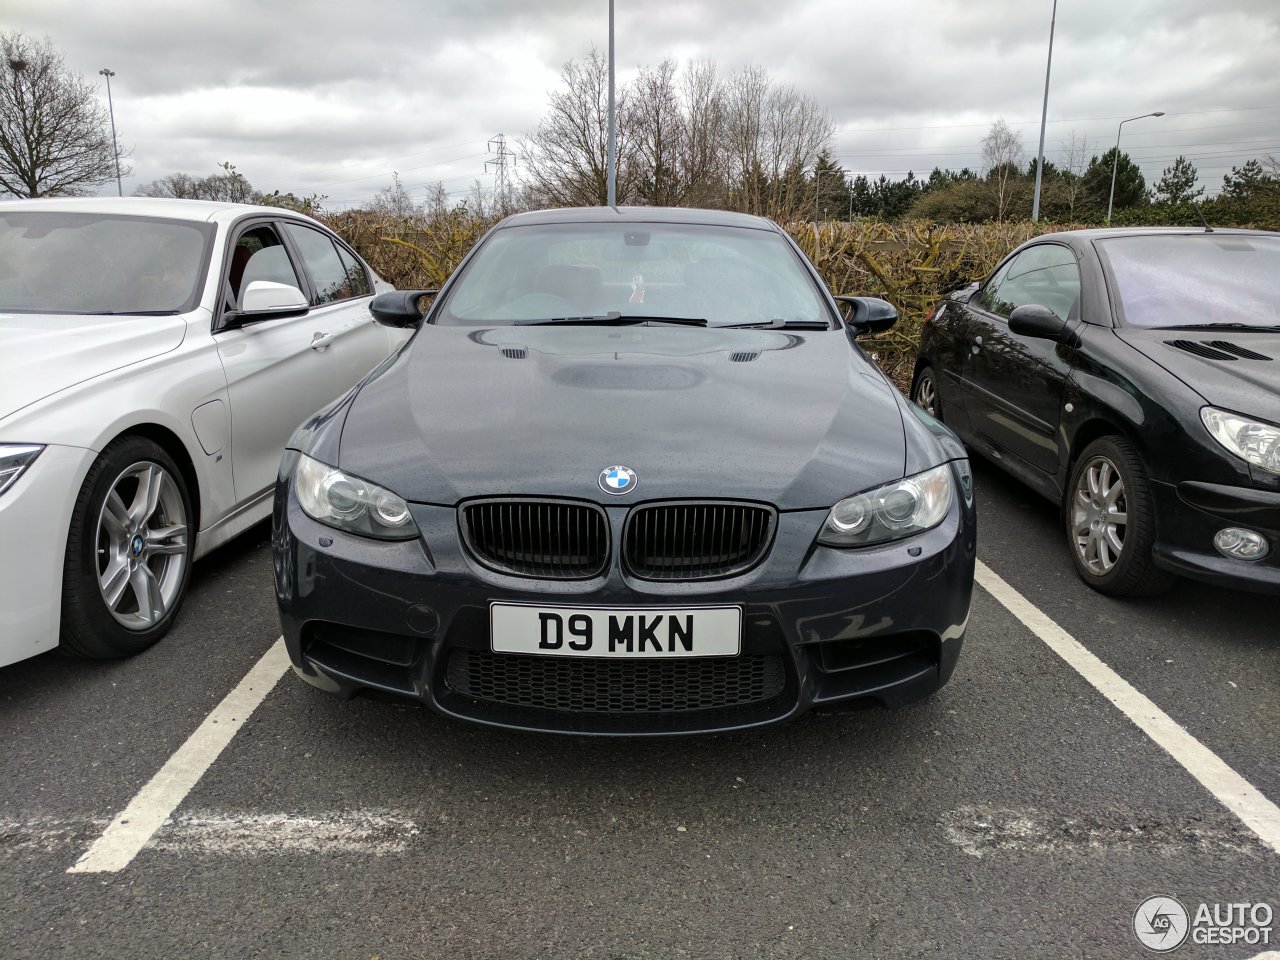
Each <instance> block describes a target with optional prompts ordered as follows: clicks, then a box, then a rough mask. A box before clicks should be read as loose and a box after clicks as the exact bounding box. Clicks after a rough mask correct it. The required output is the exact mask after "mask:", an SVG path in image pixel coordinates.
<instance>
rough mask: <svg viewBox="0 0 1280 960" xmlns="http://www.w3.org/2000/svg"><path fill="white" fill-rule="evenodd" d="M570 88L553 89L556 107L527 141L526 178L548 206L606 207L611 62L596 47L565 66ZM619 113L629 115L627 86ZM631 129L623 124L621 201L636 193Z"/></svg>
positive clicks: (524, 151)
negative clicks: (580, 58) (630, 136)
mask: <svg viewBox="0 0 1280 960" xmlns="http://www.w3.org/2000/svg"><path fill="white" fill-rule="evenodd" d="M561 77H562V78H563V79H564V85H565V89H564V90H561V91H558V92H555V93H552V94H551V110H550V112H549V113H548V114H547V115H546V116H545V117H543V119H542V122H541V123H539V124H538V128H537V129H536V130H535V131H534V132H533V133H532V134H530V135H529V136H528V137H527V138H525V139H524V140H522V141H521V145H520V150H521V157H522V159H523V160H524V177H523V179H524V181H525V184H526V186H527V187H528V189H529V191H530V192H531V193H532V195H533V196H534V197H536V198H537V202H538V203H540V204H542V205H545V206H555V207H575V206H603V205H604V204H605V203H606V202H607V201H608V178H607V177H608V171H607V165H608V139H609V113H608V94H609V63H608V61H607V60H606V59H605V58H604V57H603V56H602V55H601V54H600V51H598V50H595V49H592V51H591V54H590V55H589V56H588V57H587V58H586V59H585V60H573V61H570V62H569V63H566V64H565V65H564V68H563V69H562V70H561ZM617 106H618V115H619V116H620V117H622V116H626V115H627V112H628V109H629V104H628V102H627V91H626V90H625V88H624V89H623V90H621V91H619V92H618V98H617ZM631 152H632V148H631V143H630V140H629V135H628V131H627V129H626V128H625V127H624V126H622V125H621V124H619V127H618V174H617V176H618V181H617V187H618V202H619V203H626V202H629V201H631V200H633V199H634V197H635V185H634V173H633V170H634V164H632V162H631Z"/></svg>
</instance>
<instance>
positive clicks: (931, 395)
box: [912, 373, 938, 418]
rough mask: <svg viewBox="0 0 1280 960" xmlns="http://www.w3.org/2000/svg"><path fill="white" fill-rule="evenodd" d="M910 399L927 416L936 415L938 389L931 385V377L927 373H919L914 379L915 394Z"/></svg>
mask: <svg viewBox="0 0 1280 960" xmlns="http://www.w3.org/2000/svg"><path fill="white" fill-rule="evenodd" d="M912 399H914V400H915V402H916V405H917V406H918V407H919V408H920V409H921V410H923V411H924V412H925V413H927V414H929V416H931V417H935V418H936V417H937V416H938V390H937V388H936V387H935V386H934V385H933V377H932V376H930V375H929V374H927V373H923V374H921V375H920V378H919V379H918V380H917V381H916V390H915V396H914V397H913V398H912Z"/></svg>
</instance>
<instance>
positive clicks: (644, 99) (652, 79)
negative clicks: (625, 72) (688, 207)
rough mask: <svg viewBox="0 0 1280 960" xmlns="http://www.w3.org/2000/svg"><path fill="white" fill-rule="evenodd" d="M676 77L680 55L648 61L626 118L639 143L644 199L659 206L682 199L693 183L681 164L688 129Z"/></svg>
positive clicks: (639, 179) (639, 186) (640, 196)
mask: <svg viewBox="0 0 1280 960" xmlns="http://www.w3.org/2000/svg"><path fill="white" fill-rule="evenodd" d="M675 78H676V64H675V61H674V60H664V61H662V63H661V64H659V65H658V67H657V69H652V68H650V67H642V68H641V70H640V75H639V76H638V77H637V78H636V81H635V85H634V86H633V87H632V88H631V90H630V92H629V95H628V98H627V99H628V110H627V115H626V116H625V117H623V118H622V121H621V123H622V124H624V125H625V126H627V128H628V134H629V137H630V140H631V142H632V144H633V145H634V148H635V163H636V164H637V167H638V169H637V171H636V180H637V183H636V193H637V196H638V199H639V200H640V202H641V203H645V204H653V205H655V206H664V207H669V206H675V205H677V204H679V203H680V202H681V201H682V200H683V199H684V197H685V194H686V193H687V192H688V188H689V182H688V180H687V179H686V175H685V174H686V171H685V170H683V169H682V164H681V161H682V159H683V155H684V141H685V139H686V137H687V136H688V131H687V129H686V127H685V117H684V113H683V111H682V110H681V104H680V96H679V92H678V89H677V87H676V79H675Z"/></svg>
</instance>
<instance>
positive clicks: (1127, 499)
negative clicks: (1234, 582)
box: [1063, 437, 1176, 597]
mask: <svg viewBox="0 0 1280 960" xmlns="http://www.w3.org/2000/svg"><path fill="white" fill-rule="evenodd" d="M1063 513H1064V516H1065V520H1066V533H1067V547H1068V549H1069V550H1070V551H1071V559H1072V560H1073V561H1074V562H1075V565H1076V571H1077V572H1078V573H1079V574H1080V578H1081V579H1082V580H1084V582H1085V583H1087V584H1088V585H1089V586H1091V587H1092V588H1093V589H1095V590H1097V591H1098V592H1099V593H1105V594H1110V595H1111V596H1116V597H1149V596H1154V595H1155V594H1158V593H1163V592H1164V591H1165V590H1167V589H1169V587H1171V586H1172V585H1173V582H1174V580H1175V579H1176V578H1175V577H1174V575H1173V574H1171V573H1169V572H1168V571H1166V570H1161V569H1160V568H1159V567H1157V566H1156V565H1155V562H1154V560H1153V559H1152V555H1151V550H1152V547H1153V546H1154V545H1155V540H1156V519H1155V499H1154V497H1153V496H1152V491H1151V480H1150V477H1149V476H1148V475H1147V469H1146V465H1145V464H1144V463H1143V462H1142V458H1141V457H1140V456H1139V455H1138V452H1137V450H1135V449H1134V447H1133V445H1132V444H1131V443H1129V441H1128V440H1125V439H1124V438H1123V437H1102V438H1100V439H1098V440H1095V441H1094V442H1093V443H1091V444H1089V446H1087V447H1085V449H1084V451H1083V452H1082V453H1081V454H1080V456H1079V458H1077V460H1076V462H1075V466H1074V467H1073V468H1072V471H1071V482H1070V484H1069V485H1068V486H1067V502H1066V503H1065V504H1064V510H1063Z"/></svg>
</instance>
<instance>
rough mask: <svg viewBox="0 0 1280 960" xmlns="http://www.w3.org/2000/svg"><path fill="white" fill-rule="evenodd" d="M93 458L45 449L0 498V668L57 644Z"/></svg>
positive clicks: (71, 451) (88, 454)
mask: <svg viewBox="0 0 1280 960" xmlns="http://www.w3.org/2000/svg"><path fill="white" fill-rule="evenodd" d="M94 456H95V454H94V452H93V451H92V450H85V449H82V448H80V447H64V446H59V445H51V446H47V447H45V448H44V449H43V450H41V451H40V456H38V457H36V459H35V461H34V462H33V463H32V464H31V465H30V466H29V467H27V469H26V470H25V471H24V472H23V474H22V476H21V477H19V478H18V481H17V483H15V484H14V485H13V486H12V487H10V488H9V489H8V490H6V491H5V493H4V496H2V497H0V546H3V548H4V549H3V550H2V551H0V666H5V665H7V664H10V663H16V662H17V661H19V660H25V659H26V658H27V657H34V656H35V655H36V654H38V653H43V652H44V651H46V650H52V649H53V648H54V647H56V646H57V645H58V628H59V623H60V621H61V615H62V566H63V560H64V557H65V555H66V550H67V531H68V529H69V528H70V526H71V513H72V511H73V510H74V509H75V504H76V497H77V496H78V495H79V493H80V485H81V484H82V483H83V482H84V476H85V474H86V473H88V472H89V467H90V466H91V465H92V464H93V460H94Z"/></svg>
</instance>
